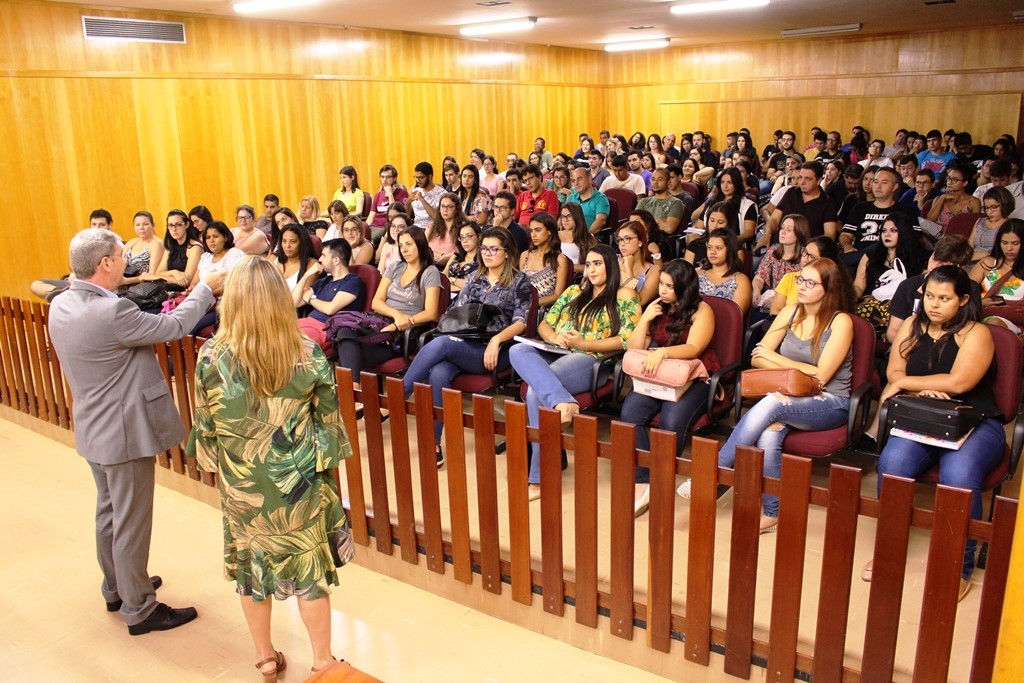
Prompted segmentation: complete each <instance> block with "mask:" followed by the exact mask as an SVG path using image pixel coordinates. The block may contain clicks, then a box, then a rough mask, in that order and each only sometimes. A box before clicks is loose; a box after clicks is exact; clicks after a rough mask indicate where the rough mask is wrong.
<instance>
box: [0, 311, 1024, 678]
mask: <svg viewBox="0 0 1024 683" xmlns="http://www.w3.org/2000/svg"><path fill="white" fill-rule="evenodd" d="M0 309H2V315H3V325H2V334H0V356H2V358H0V360H2V367H3V375H2V376H3V381H2V382H0V399H2V401H3V403H4V405H6V406H9V407H11V408H13V409H16V410H19V411H21V412H24V413H27V414H29V415H32V416H33V417H37V418H39V419H41V420H45V421H48V422H51V423H53V424H55V425H59V426H61V427H65V428H70V426H71V425H70V422H69V417H68V416H69V414H70V394H69V392H68V391H67V388H66V386H65V383H64V381H63V378H62V375H61V373H60V367H59V364H58V362H57V358H56V355H55V354H54V353H53V350H52V348H51V346H50V344H49V341H48V337H47V334H46V329H45V315H46V308H45V306H42V305H39V304H35V303H32V304H29V303H28V302H24V301H16V300H14V301H12V300H10V299H6V298H5V299H2V301H0ZM156 351H157V357H158V359H159V362H160V365H161V367H162V368H163V370H164V373H165V375H166V377H167V380H168V382H169V383H170V384H171V385H172V387H174V388H175V394H176V400H177V403H178V407H179V409H180V411H181V414H182V417H183V419H184V421H185V422H186V425H189V426H190V423H191V415H192V410H191V400H192V390H193V383H194V379H193V378H194V372H195V358H196V351H197V343H196V340H194V339H192V338H185V339H183V340H181V341H175V342H171V343H169V344H166V345H158V346H157V347H156ZM337 376H338V392H339V398H340V401H341V413H342V419H343V421H344V423H345V426H346V428H347V430H348V433H349V434H350V437H351V439H352V445H353V457H352V458H350V459H348V460H346V461H345V463H344V466H343V468H344V477H342V478H341V479H342V488H343V492H344V495H345V498H346V501H347V503H348V508H349V514H350V518H351V521H352V528H353V535H354V538H355V540H356V541H357V543H359V544H361V545H364V546H369V545H370V544H371V543H373V545H374V549H375V550H376V552H378V553H383V554H385V555H394V553H395V549H396V547H397V549H398V552H399V554H400V557H401V560H403V561H405V562H407V563H409V564H412V565H416V564H419V558H420V556H421V555H423V556H424V557H425V559H426V570H427V571H430V572H435V573H438V574H445V573H446V572H447V571H448V568H449V567H450V568H451V570H452V573H453V575H454V577H455V579H456V580H457V581H460V582H462V583H464V584H467V585H472V584H474V583H475V582H477V581H479V587H480V588H481V589H482V590H484V591H487V592H489V593H493V594H501V593H502V592H503V591H504V590H506V586H505V585H504V584H507V585H508V586H507V590H509V591H510V592H511V599H512V600H513V601H515V602H518V603H521V604H523V605H534V604H535V599H534V596H535V595H539V596H540V608H541V609H543V611H544V612H547V613H549V614H552V615H557V616H560V617H564V618H573V619H574V620H575V621H576V622H577V623H578V624H581V625H583V626H587V627H591V628H608V629H609V631H610V633H612V634H613V635H615V636H617V637H619V638H624V639H633V638H634V637H635V635H636V631H637V630H638V629H639V630H641V631H643V632H644V634H645V642H646V645H647V646H648V647H649V648H651V649H653V650H657V651H661V652H666V653H667V652H670V650H672V643H673V641H677V642H678V641H681V642H683V643H684V645H683V647H682V652H683V655H682V656H683V657H685V659H687V660H690V661H692V662H694V663H698V664H701V665H704V666H708V665H709V664H710V661H711V659H710V658H711V654H712V653H718V654H722V655H724V669H725V672H726V673H728V674H730V675H732V676H736V677H740V678H749V677H750V675H751V667H752V666H753V665H757V666H762V667H766V668H767V670H768V673H769V676H768V677H769V679H770V680H773V681H792V680H795V679H796V678H801V679H805V680H806V679H807V678H808V677H813V680H815V681H858V680H864V681H881V680H891V679H892V677H893V672H894V667H895V663H896V659H897V657H896V655H897V649H896V648H897V637H898V635H899V626H900V621H901V619H900V612H901V604H902V600H903V598H904V595H905V593H907V592H908V591H909V590H911V589H910V588H908V587H907V586H905V585H904V584H905V577H906V572H907V557H908V543H909V538H910V533H911V529H914V528H917V529H925V530H930V540H929V548H928V558H927V566H926V570H925V578H924V582H923V585H922V587H921V588H920V590H921V604H922V607H921V613H920V619H919V623H920V627H919V632H918V636H917V640H916V644H915V648H916V649H915V655H914V658H913V659H914V664H913V678H914V680H915V681H918V680H920V681H945V680H947V678H948V672H949V664H950V657H951V647H952V642H953V627H954V622H955V617H956V611H957V601H956V597H957V587H958V582H959V577H960V567H961V562H962V558H963V548H964V543H965V541H966V539H967V538H968V536H970V537H972V538H975V539H978V540H979V541H982V542H987V543H989V552H988V561H987V566H986V569H985V572H984V580H983V583H982V588H981V600H980V607H979V611H978V622H977V628H976V636H975V640H974V648H973V655H972V663H971V674H970V676H971V678H970V679H971V680H972V681H986V680H989V679H990V677H991V672H992V667H993V662H994V655H995V646H996V640H997V637H998V629H999V620H1000V615H1001V612H1002V604H1003V595H1004V591H1005V587H1006V581H1007V573H1008V568H1009V556H1010V547H1011V540H1012V537H1013V531H1014V522H1015V519H1016V507H1017V503H1016V501H1011V500H1008V499H1004V498H999V499H997V500H996V501H995V503H994V505H995V515H994V519H993V522H992V523H991V524H990V523H985V522H978V521H971V520H970V519H969V509H970V494H969V492H967V491H963V490H958V489H949V488H945V487H939V488H938V491H937V493H936V497H935V507H934V511H932V510H926V509H919V508H915V507H914V506H913V499H914V491H915V484H914V482H912V481H910V480H906V479H899V478H891V477H886V478H885V481H884V483H883V487H882V496H881V499H880V500H876V499H874V498H868V497H861V495H860V491H861V471H860V470H859V469H856V468H850V467H843V466H838V465H832V467H831V470H830V473H829V485H828V487H827V488H821V487H815V486H812V485H811V466H812V463H811V462H810V461H809V460H805V459H802V458H796V457H791V456H785V457H784V460H783V466H782V475H781V480H775V479H764V478H763V477H762V474H763V473H762V466H763V460H762V457H761V453H760V451H757V450H755V449H751V448H741V449H738V451H737V461H736V468H735V470H729V469H719V468H718V467H717V451H718V445H717V442H715V441H712V440H709V439H702V438H694V439H693V444H692V449H691V450H692V456H691V457H692V460H683V459H677V458H676V457H675V451H676V449H675V435H674V434H670V433H667V432H661V431H657V430H655V431H654V432H652V439H651V450H650V452H645V451H637V450H636V449H635V440H634V427H633V426H632V425H626V424H623V423H619V422H613V423H612V425H611V438H610V440H609V441H608V442H604V441H601V440H599V439H598V421H597V419H596V418H595V417H592V416H586V415H582V416H577V417H576V418H575V424H574V429H573V432H572V434H571V435H570V434H563V433H562V431H561V425H560V422H559V415H558V413H557V412H555V411H551V410H542V411H541V415H540V426H539V428H528V427H527V418H526V408H525V406H524V405H523V404H521V403H517V402H513V401H507V402H505V403H504V420H498V419H496V417H495V401H494V399H493V398H490V397H485V396H473V397H472V408H471V410H469V411H464V406H463V397H462V395H461V394H460V393H459V392H456V391H450V390H448V391H445V392H444V400H443V406H442V407H441V408H435V407H433V405H432V399H431V393H430V389H429V387H426V386H422V385H418V386H417V387H416V388H415V391H414V393H413V396H412V400H411V401H406V400H405V397H404V389H403V386H402V383H401V382H400V381H399V380H397V379H394V378H388V379H387V381H386V384H385V386H384V387H383V389H384V392H383V395H381V394H380V391H379V389H380V388H381V387H379V385H378V378H377V377H376V376H373V375H366V374H364V375H363V376H362V378H361V380H362V381H361V385H362V389H358V388H354V387H353V382H352V378H351V376H350V374H349V372H348V371H347V370H339V371H338V373H337ZM357 402H361V403H362V404H363V405H364V411H365V418H364V419H362V421H361V424H362V433H363V434H365V437H361V436H360V421H357V418H356V403H357ZM382 404H383V405H386V407H388V408H389V409H390V411H391V418H390V421H389V423H388V429H389V430H390V450H389V452H386V451H385V443H386V442H385V438H384V427H383V425H382V423H381V420H380V417H379V412H378V409H379V407H381V405H382ZM407 416H411V417H412V426H413V429H412V431H413V433H410V431H409V424H410V422H409V420H408V419H407ZM434 419H444V422H445V425H446V427H447V428H446V430H445V442H444V446H445V454H446V458H447V467H446V472H445V478H446V489H447V494H448V500H447V505H446V506H442V503H441V490H442V489H441V487H440V483H439V475H438V470H437V468H436V466H435V462H434V458H433V450H434V448H433V444H434V434H433V420H434ZM460 424H461V425H462V426H463V428H462V429H459V428H457V425H460ZM467 429H469V430H471V431H470V433H471V434H472V444H467V442H466V434H467V431H466V430H467ZM499 436H504V438H505V443H506V451H505V455H504V458H505V468H504V469H505V472H503V473H501V474H499V472H498V463H499V462H500V459H499V458H498V457H497V454H496V450H497V448H496V445H497V442H498V437H499ZM532 442H539V443H540V457H541V499H540V502H539V508H531V504H530V503H529V502H528V497H527V496H528V492H527V462H528V460H527V458H528V456H527V452H528V447H529V444H530V443H532ZM470 445H471V446H472V448H470V447H469V446H470ZM563 448H564V449H566V450H568V451H570V452H571V453H572V456H573V457H572V459H573V473H572V477H571V480H570V479H567V478H564V477H563V476H562V472H561V469H560V450H561V449H563ZM470 453H471V454H472V455H469V454H470ZM419 454H424V457H419ZM602 459H605V460H610V472H611V475H610V493H609V495H608V496H607V498H604V497H602V496H600V495H599V475H598V469H599V467H598V463H599V461H600V460H602ZM638 462H639V463H640V464H642V465H646V466H648V467H650V469H651V498H650V509H649V512H648V514H649V520H648V534H647V537H646V539H644V538H637V537H636V533H635V530H636V528H637V525H636V523H635V521H634V518H633V495H634V491H633V468H634V466H635V465H636V463H638ZM159 463H160V465H161V466H163V467H167V468H169V469H171V470H173V471H175V472H178V473H180V474H182V475H183V476H187V477H189V478H192V479H195V480H200V481H202V482H204V483H205V484H208V485H215V483H216V482H215V479H214V477H213V475H208V474H204V473H200V472H198V471H196V470H195V468H194V465H192V464H191V463H190V462H189V461H188V459H186V458H184V457H183V453H182V452H181V449H180V448H175V449H173V450H172V451H169V452H168V453H166V454H163V455H162V456H160V458H159ZM470 466H472V469H473V470H474V471H475V482H472V483H474V484H475V486H474V487H473V488H474V489H475V494H474V495H473V496H471V495H470V484H471V482H470V480H469V471H470ZM414 467H415V468H417V469H418V482H419V485H418V487H417V486H414V483H413V479H414V477H413V472H414V470H413V468H414ZM364 468H366V479H368V482H369V489H368V490H367V488H366V487H365V485H364ZM680 475H682V476H689V477H691V478H692V480H693V486H692V498H691V500H690V501H689V503H688V505H689V531H688V536H687V539H686V547H685V548H684V547H676V545H677V544H676V541H677V531H676V529H675V513H676V506H677V505H679V504H682V505H687V503H680V499H679V498H678V497H677V496H676V495H675V490H674V488H675V484H676V482H677V478H678V476H680ZM502 480H504V481H502ZM390 481H393V482H394V484H393V486H392V485H390V484H389V482H390ZM500 481H501V482H502V483H505V482H507V503H506V507H505V508H504V509H503V508H502V506H501V504H500V501H501V500H502V496H499V488H500V485H499V482H500ZM719 484H725V485H729V486H732V487H733V488H734V489H735V494H734V504H733V513H732V519H731V524H730V526H729V529H728V530H725V531H724V532H723V530H721V529H719V528H718V527H719V524H718V514H717V513H718V510H717V506H716V503H717V497H718V496H717V492H718V486H719ZM762 492H770V493H774V494H777V495H780V498H781V504H780V512H779V527H778V532H777V534H778V535H777V540H776V543H775V552H774V557H773V558H772V563H773V565H774V578H773V581H772V585H771V591H770V595H769V596H767V597H766V596H761V598H760V600H761V601H762V604H763V601H765V600H770V605H771V609H770V619H769V623H768V625H767V628H765V627H764V626H763V625H762V627H761V628H760V629H758V628H755V605H757V604H758V602H759V600H758V598H759V596H758V585H757V581H756V568H757V564H758V559H759V552H760V547H761V546H760V543H759V516H760V509H761V493H762ZM392 500H394V502H395V508H396V510H395V513H394V514H392V510H391V501H392ZM566 500H571V505H572V506H573V513H574V514H573V518H574V523H573V527H572V529H571V532H570V533H571V534H572V538H571V541H572V544H573V546H574V548H575V554H574V557H573V562H572V567H571V568H568V569H567V567H566V562H565V559H564V551H563V548H564V545H565V544H566V540H567V539H566V538H565V537H564V536H563V522H564V520H563V509H562V506H563V504H564V502H565V501H566ZM602 501H604V504H606V505H607V506H608V508H607V509H608V510H609V513H610V515H609V519H610V522H609V524H610V528H609V529H607V532H608V541H607V543H608V547H607V548H605V549H600V547H599V521H598V520H599V515H598V509H599V505H601V504H602ZM471 506H472V508H471ZM445 507H446V508H447V510H448V513H447V515H448V519H447V520H446V521H447V525H446V526H445V525H443V524H442V511H443V509H444V508H445ZM814 507H821V508H824V520H825V526H824V529H825V530H824V536H823V538H820V539H819V538H816V537H811V536H810V535H809V532H808V519H809V516H810V512H811V510H812V509H813V508H814ZM538 514H539V519H540V525H539V528H540V564H539V569H534V567H533V562H534V556H533V553H532V552H531V538H530V537H531V526H530V517H531V515H538ZM474 517H475V519H476V520H477V524H476V526H477V533H476V534H475V535H471V534H470V528H471V519H472V518H474ZM864 518H874V519H877V520H878V521H877V533H876V537H875V542H874V561H875V564H874V581H873V582H872V585H871V588H870V594H869V599H868V603H867V610H866V615H867V616H866V620H865V623H864V640H863V643H864V644H863V648H862V650H861V651H860V652H859V653H853V654H850V653H848V652H847V650H848V642H847V623H848V618H847V617H848V614H849V610H850V603H851V595H852V592H853V591H852V583H853V576H854V571H855V570H854V547H855V540H856V530H857V525H858V522H859V521H860V520H861V519H864ZM500 527H504V528H505V529H507V543H505V544H502V543H501V541H500V539H501V535H500V533H499V528H500ZM726 537H727V538H728V539H729V569H728V574H727V575H726V576H721V575H717V574H716V573H715V548H716V542H718V541H719V540H720V539H724V538H726ZM816 542H820V544H821V555H822V564H821V573H820V581H819V582H818V585H817V596H816V600H817V605H818V609H817V619H816V626H815V630H814V637H813V642H812V643H811V644H810V646H808V645H807V644H806V643H804V644H803V646H801V644H800V639H799V638H798V634H799V628H800V605H801V603H802V602H803V601H804V600H805V599H807V598H805V596H804V595H803V594H802V589H803V586H804V585H805V583H806V581H805V579H806V577H805V557H806V555H807V548H808V546H809V543H816ZM599 549H600V550H603V551H604V552H605V554H606V556H607V557H608V558H610V573H609V575H608V579H607V580H606V581H601V580H599V573H598V564H599V560H598V558H599ZM637 553H642V554H644V555H646V557H647V563H648V572H647V576H646V577H639V578H640V580H639V581H638V577H635V576H634V561H635V558H636V557H637ZM679 553H686V557H687V567H686V571H685V588H684V589H683V590H681V591H678V590H674V589H673V578H674V566H673V559H674V558H675V557H676V556H677V555H678V554H679ZM716 580H717V581H725V582H726V585H727V600H726V603H727V604H726V605H725V609H724V624H723V619H722V616H721V612H722V610H721V609H719V610H717V611H716V610H713V604H712V602H713V601H712V594H713V590H714V586H715V582H716ZM719 602H720V600H719ZM567 605H568V606H571V607H572V609H571V610H566V606H567ZM678 647H679V646H678V645H677V646H676V648H677V649H678ZM903 647H906V645H905V644H904V645H903ZM962 655H963V653H961V656H962Z"/></svg>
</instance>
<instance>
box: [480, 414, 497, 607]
mask: <svg viewBox="0 0 1024 683" xmlns="http://www.w3.org/2000/svg"><path fill="white" fill-rule="evenodd" d="M473 447H474V450H475V451H476V490H477V516H478V517H479V520H480V521H479V524H480V580H481V583H482V585H483V589H484V590H485V591H487V592H489V593H495V594H500V593H501V545H500V544H499V543H498V467H497V463H496V462H495V454H494V399H492V398H490V397H488V396H481V395H480V394H474V395H473Z"/></svg>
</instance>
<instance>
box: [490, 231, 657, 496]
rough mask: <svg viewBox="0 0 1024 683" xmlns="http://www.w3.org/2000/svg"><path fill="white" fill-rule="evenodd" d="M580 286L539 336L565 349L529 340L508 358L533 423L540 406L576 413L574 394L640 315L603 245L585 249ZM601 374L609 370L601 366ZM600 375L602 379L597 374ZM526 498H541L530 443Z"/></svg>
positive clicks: (536, 456)
mask: <svg viewBox="0 0 1024 683" xmlns="http://www.w3.org/2000/svg"><path fill="white" fill-rule="evenodd" d="M584 266H585V270H584V279H583V284H582V285H573V286H572V287H569V288H568V289H566V290H565V292H564V293H563V294H562V296H560V297H559V298H558V300H557V301H555V303H554V304H552V305H551V308H550V309H549V310H548V314H547V315H546V316H545V317H544V321H543V322H541V323H540V325H539V326H538V327H537V334H538V336H539V337H540V338H541V339H542V340H544V341H546V342H548V343H550V344H554V345H555V346H559V347H561V348H563V349H567V352H566V353H556V352H551V351H541V350H540V349H538V348H536V347H534V346H531V345H529V344H517V345H515V346H513V347H512V350H511V351H510V352H509V360H510V361H511V362H512V367H514V368H515V369H516V372H517V373H519V376H520V377H522V378H523V380H524V381H525V382H526V383H527V384H529V389H528V390H527V392H526V409H527V413H528V415H529V422H530V425H531V426H534V427H535V426H537V424H538V423H539V421H540V408H541V407H542V406H543V407H545V408H555V409H557V410H558V411H559V412H560V413H561V414H562V422H569V421H570V420H572V416H573V415H575V414H576V413H578V412H579V404H578V403H577V402H576V399H575V398H573V395H574V394H578V393H581V392H583V391H586V390H587V389H589V388H590V384H591V376H592V372H593V369H594V364H595V363H599V362H600V361H601V358H602V357H603V356H604V355H605V354H608V353H610V352H613V351H621V350H622V349H624V348H625V346H626V340H627V339H628V338H629V333H630V332H632V331H633V328H634V327H636V322H637V319H638V318H639V316H640V299H639V297H638V296H637V293H636V291H634V290H631V289H627V288H624V287H620V281H619V268H618V263H617V260H616V258H615V252H614V251H612V248H611V247H609V246H608V245H606V244H598V245H595V246H594V247H592V248H591V249H590V251H588V252H587V257H586V262H585V264H584ZM601 372H602V373H607V372H609V369H608V368H602V369H601ZM599 379H600V378H599ZM529 481H530V500H536V499H537V498H539V497H540V448H539V444H533V459H532V461H531V463H530V480H529Z"/></svg>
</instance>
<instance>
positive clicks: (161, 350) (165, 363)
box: [55, 342, 174, 469]
mask: <svg viewBox="0 0 1024 683" xmlns="http://www.w3.org/2000/svg"><path fill="white" fill-rule="evenodd" d="M153 353H154V354H156V364H157V365H159V366H160V372H161V373H162V374H163V376H164V381H165V382H167V386H169V387H172V388H173V387H174V380H173V379H172V378H171V364H170V360H169V357H168V351H167V342H159V343H157V344H154V345H153ZM55 355H56V354H55ZM156 462H157V464H158V465H160V467H166V468H167V469H170V468H171V456H170V451H165V452H163V453H157V456H156Z"/></svg>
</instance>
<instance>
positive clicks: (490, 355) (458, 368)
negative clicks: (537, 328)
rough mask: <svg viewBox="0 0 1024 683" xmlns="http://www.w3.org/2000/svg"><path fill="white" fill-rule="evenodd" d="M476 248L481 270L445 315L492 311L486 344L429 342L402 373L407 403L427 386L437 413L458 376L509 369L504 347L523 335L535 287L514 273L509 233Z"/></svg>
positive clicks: (437, 438) (491, 233)
mask: <svg viewBox="0 0 1024 683" xmlns="http://www.w3.org/2000/svg"><path fill="white" fill-rule="evenodd" d="M480 242H481V244H480V267H479V268H478V269H477V271H476V272H475V273H473V274H472V275H471V276H470V277H469V280H468V281H467V282H466V283H465V284H464V285H463V287H462V289H461V290H460V291H459V295H458V296H457V297H455V301H453V302H452V305H451V306H450V307H449V309H448V310H449V311H452V310H454V309H457V308H459V307H460V306H466V305H468V304H491V305H492V306H494V307H495V308H494V315H493V317H491V318H490V320H489V321H488V322H487V324H486V330H485V331H484V332H483V333H482V334H483V335H484V339H478V338H475V336H474V338H463V337H460V336H455V335H447V334H446V335H439V336H437V337H434V338H433V339H431V340H430V341H429V342H428V343H427V344H426V345H425V346H424V347H423V348H422V349H420V351H419V353H417V354H416V357H415V358H413V360H412V365H410V366H409V369H408V370H407V371H406V373H405V377H404V378H403V382H404V384H405V395H406V397H409V396H411V395H412V390H413V385H415V384H417V383H426V384H429V385H430V387H431V390H432V392H433V398H434V405H435V406H437V407H441V395H442V391H443V390H444V389H445V388H447V387H450V386H451V385H452V380H454V379H455V378H456V377H458V376H459V375H461V374H462V373H471V374H476V375H479V374H486V373H490V372H493V371H494V370H495V369H497V370H503V369H505V368H507V367H508V365H509V360H508V350H507V348H506V347H505V342H510V341H512V338H513V337H514V336H516V335H517V334H522V333H523V331H524V330H525V329H526V318H527V316H528V315H529V313H530V304H531V302H532V299H533V286H532V285H531V284H530V281H529V279H528V278H527V277H526V275H524V274H523V273H521V272H519V270H518V269H517V268H516V263H517V260H518V257H519V252H518V251H517V250H516V246H515V243H514V242H513V241H512V235H511V233H509V231H508V230H505V229H503V228H487V229H486V230H484V232H483V234H482V235H481V238H480ZM485 340H486V341H485ZM443 430H444V421H443V420H437V421H435V422H434V443H435V446H434V448H435V456H436V458H437V466H438V467H441V466H442V465H444V455H443V453H442V451H441V433H442V432H443Z"/></svg>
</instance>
